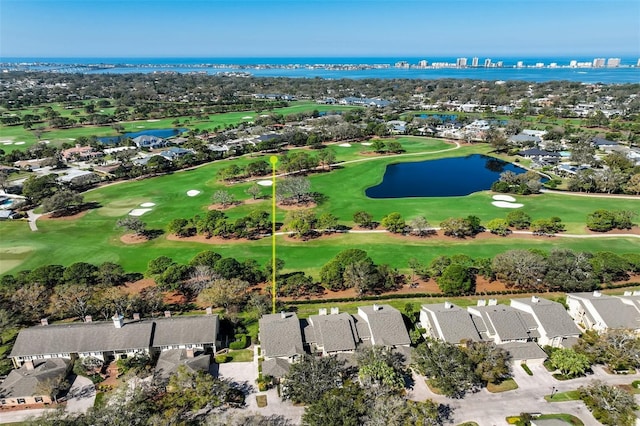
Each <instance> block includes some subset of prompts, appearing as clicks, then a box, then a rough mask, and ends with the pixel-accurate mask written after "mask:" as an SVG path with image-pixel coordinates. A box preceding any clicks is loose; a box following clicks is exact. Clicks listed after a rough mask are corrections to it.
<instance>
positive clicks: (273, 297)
mask: <svg viewBox="0 0 640 426" xmlns="http://www.w3.org/2000/svg"><path fill="white" fill-rule="evenodd" d="M269 162H270V163H271V302H272V309H271V312H272V313H274V314H275V313H276V163H277V162H278V157H276V156H275V155H272V156H271V157H269Z"/></svg>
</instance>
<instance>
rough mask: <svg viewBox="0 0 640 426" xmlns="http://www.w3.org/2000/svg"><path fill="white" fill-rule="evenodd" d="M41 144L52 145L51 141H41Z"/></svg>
mask: <svg viewBox="0 0 640 426" xmlns="http://www.w3.org/2000/svg"><path fill="white" fill-rule="evenodd" d="M41 142H42V143H46V144H49V143H51V141H41Z"/></svg>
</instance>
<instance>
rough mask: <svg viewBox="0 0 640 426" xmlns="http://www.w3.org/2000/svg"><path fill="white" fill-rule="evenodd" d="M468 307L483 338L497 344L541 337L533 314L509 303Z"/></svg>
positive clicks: (533, 339) (531, 340)
mask: <svg viewBox="0 0 640 426" xmlns="http://www.w3.org/2000/svg"><path fill="white" fill-rule="evenodd" d="M479 305H480V306H473V307H471V306H470V307H468V308H467V310H468V311H469V313H470V314H471V315H473V316H474V318H473V322H474V324H475V325H476V327H477V329H478V332H479V333H480V335H481V336H482V338H483V340H491V341H493V342H494V343H496V344H502V343H509V342H535V341H537V340H538V338H539V337H540V333H539V332H538V324H537V323H536V321H535V319H534V318H533V315H531V314H529V313H526V312H522V311H520V310H518V309H515V308H512V307H511V306H507V305H497V304H493V303H491V304H489V305H485V306H482V302H480V303H479Z"/></svg>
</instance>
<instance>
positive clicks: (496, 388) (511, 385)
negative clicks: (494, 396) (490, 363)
mask: <svg viewBox="0 0 640 426" xmlns="http://www.w3.org/2000/svg"><path fill="white" fill-rule="evenodd" d="M516 389H518V384H517V383H516V381H515V380H513V379H507V380H503V381H502V382H500V383H497V384H495V383H487V390H488V391H489V392H491V393H499V392H507V391H511V390H516Z"/></svg>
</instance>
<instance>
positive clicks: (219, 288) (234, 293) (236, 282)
mask: <svg viewBox="0 0 640 426" xmlns="http://www.w3.org/2000/svg"><path fill="white" fill-rule="evenodd" d="M248 288H249V283H248V282H246V281H242V280H240V279H238V278H231V279H224V278H220V279H216V280H213V282H212V283H211V286H210V287H207V288H205V289H204V290H202V291H201V292H200V295H199V296H198V301H200V302H201V303H203V304H205V305H211V306H222V307H224V308H225V309H228V308H229V307H230V306H239V305H241V304H243V303H244V302H245V301H246V299H247V289H248Z"/></svg>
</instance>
